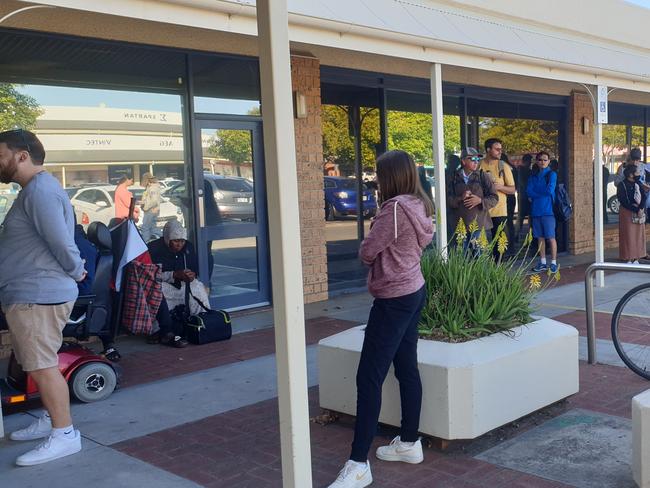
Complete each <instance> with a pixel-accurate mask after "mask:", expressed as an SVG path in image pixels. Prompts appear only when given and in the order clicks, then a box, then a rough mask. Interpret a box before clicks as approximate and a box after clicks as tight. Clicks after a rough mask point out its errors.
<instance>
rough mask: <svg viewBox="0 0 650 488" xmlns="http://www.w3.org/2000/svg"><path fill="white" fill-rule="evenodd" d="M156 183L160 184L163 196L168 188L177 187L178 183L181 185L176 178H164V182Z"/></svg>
mask: <svg viewBox="0 0 650 488" xmlns="http://www.w3.org/2000/svg"><path fill="white" fill-rule="evenodd" d="M158 183H160V191H161V192H162V194H163V195H164V194H165V193H166V192H167V191H169V189H170V188H173V187H175V186H177V185H178V184H179V183H182V181H181V180H177V179H176V178H165V179H164V180H160V181H159V182H158Z"/></svg>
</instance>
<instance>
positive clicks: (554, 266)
mask: <svg viewBox="0 0 650 488" xmlns="http://www.w3.org/2000/svg"><path fill="white" fill-rule="evenodd" d="M557 269H558V266H557V264H552V263H551V266H550V268H549V270H551V273H557Z"/></svg>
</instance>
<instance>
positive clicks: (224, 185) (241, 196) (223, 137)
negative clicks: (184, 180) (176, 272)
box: [193, 120, 270, 309]
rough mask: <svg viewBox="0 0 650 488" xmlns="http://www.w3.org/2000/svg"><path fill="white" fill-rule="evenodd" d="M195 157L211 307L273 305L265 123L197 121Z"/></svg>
mask: <svg viewBox="0 0 650 488" xmlns="http://www.w3.org/2000/svg"><path fill="white" fill-rule="evenodd" d="M196 128H197V133H196V138H197V141H196V144H195V148H196V149H195V155H194V165H193V166H194V167H193V170H194V181H195V186H194V188H195V204H196V208H197V217H198V218H197V221H198V239H199V246H198V251H199V260H200V263H199V266H200V274H201V277H202V280H203V281H204V282H205V283H208V286H209V288H210V302H211V304H212V306H213V307H216V308H220V309H237V308H247V307H251V306H259V305H265V304H268V303H269V302H270V267H269V257H268V255H269V249H268V232H267V230H268V229H267V212H266V190H265V183H264V158H263V154H262V131H261V123H260V122H248V121H245V122H244V121H242V122H239V121H234V122H233V121H228V122H226V121H215V120H197V123H196Z"/></svg>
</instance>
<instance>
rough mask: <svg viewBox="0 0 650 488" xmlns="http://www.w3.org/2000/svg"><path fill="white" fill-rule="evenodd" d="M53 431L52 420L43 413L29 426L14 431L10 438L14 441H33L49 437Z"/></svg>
mask: <svg viewBox="0 0 650 488" xmlns="http://www.w3.org/2000/svg"><path fill="white" fill-rule="evenodd" d="M51 432H52V420H51V419H50V417H49V416H48V415H47V414H46V413H43V415H41V416H40V417H39V418H37V419H36V420H34V421H33V422H32V423H31V424H30V425H29V426H28V427H25V428H24V429H20V430H17V431H15V432H12V433H11V435H10V436H9V438H10V439H11V440H12V441H33V440H35V439H42V438H43V437H47V436H48V435H50V433H51Z"/></svg>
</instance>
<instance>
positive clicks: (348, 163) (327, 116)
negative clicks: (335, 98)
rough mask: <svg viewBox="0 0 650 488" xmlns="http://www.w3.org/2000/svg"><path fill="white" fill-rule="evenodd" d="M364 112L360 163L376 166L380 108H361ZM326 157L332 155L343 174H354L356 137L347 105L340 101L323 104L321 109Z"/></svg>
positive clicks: (369, 166)
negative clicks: (338, 102)
mask: <svg viewBox="0 0 650 488" xmlns="http://www.w3.org/2000/svg"><path fill="white" fill-rule="evenodd" d="M361 115H362V117H363V122H362V124H361V165H362V167H363V168H364V169H366V168H372V169H374V167H375V159H376V157H377V155H376V145H377V144H378V143H379V111H378V110H377V109H369V108H362V109H361ZM321 118H322V137H323V157H324V158H325V160H327V159H329V158H333V159H334V161H336V164H338V165H339V169H340V170H341V174H343V175H353V174H354V173H355V168H354V137H353V136H352V135H351V134H350V132H349V127H350V123H349V120H350V118H349V115H348V108H347V107H344V106H340V105H323V106H322V111H321Z"/></svg>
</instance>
